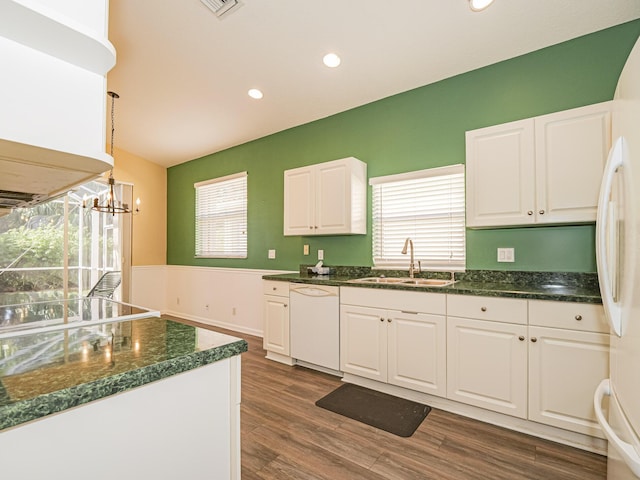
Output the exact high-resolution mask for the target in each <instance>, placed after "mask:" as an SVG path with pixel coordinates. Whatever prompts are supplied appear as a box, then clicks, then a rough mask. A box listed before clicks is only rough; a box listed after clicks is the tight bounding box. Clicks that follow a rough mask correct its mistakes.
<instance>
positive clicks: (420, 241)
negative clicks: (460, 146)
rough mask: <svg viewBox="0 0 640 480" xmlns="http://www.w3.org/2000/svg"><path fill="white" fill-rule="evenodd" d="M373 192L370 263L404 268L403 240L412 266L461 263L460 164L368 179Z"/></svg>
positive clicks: (449, 267) (462, 202)
mask: <svg viewBox="0 0 640 480" xmlns="http://www.w3.org/2000/svg"><path fill="white" fill-rule="evenodd" d="M369 183H370V184H371V185H372V190H373V192H372V194H373V212H372V223H373V226H372V229H373V264H374V266H376V267H381V268H401V269H404V268H408V266H409V253H408V252H407V254H406V255H403V254H402V253H401V252H402V248H403V246H404V242H405V240H406V239H407V238H411V240H412V241H413V246H414V256H415V263H416V268H417V266H418V261H420V262H421V264H422V269H423V270H463V269H464V267H465V193H464V166H463V165H452V166H448V167H442V168H433V169H428V170H420V171H416V172H409V173H405V174H399V175H389V176H386V177H377V178H372V179H370V181H369Z"/></svg>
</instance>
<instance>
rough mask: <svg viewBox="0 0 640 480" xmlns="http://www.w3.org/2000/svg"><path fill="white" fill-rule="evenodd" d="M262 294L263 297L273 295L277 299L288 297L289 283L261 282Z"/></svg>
mask: <svg viewBox="0 0 640 480" xmlns="http://www.w3.org/2000/svg"><path fill="white" fill-rule="evenodd" d="M262 292H263V293H264V294H265V295H275V296H277V297H288V296H289V282H278V281H276V280H263V281H262Z"/></svg>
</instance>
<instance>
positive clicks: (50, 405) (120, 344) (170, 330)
mask: <svg viewBox="0 0 640 480" xmlns="http://www.w3.org/2000/svg"><path fill="white" fill-rule="evenodd" d="M246 351H247V343H246V341H244V340H241V339H238V338H235V337H231V336H229V335H224V334H221V333H217V332H213V331H210V330H205V329H201V328H196V327H192V326H189V325H184V324H181V323H177V322H174V321H171V320H167V319H163V318H157V317H154V318H143V319H140V320H131V321H122V322H114V323H106V324H102V325H93V326H85V327H77V328H69V329H67V330H60V331H53V332H46V333H31V334H25V335H22V336H17V337H9V338H2V339H0V431H1V430H3V429H6V428H9V427H13V426H16V425H19V424H22V423H25V422H28V421H31V420H35V419H38V418H41V417H44V416H46V415H50V414H52V413H56V412H61V411H63V410H66V409H68V408H72V407H76V406H78V405H82V404H84V403H87V402H91V401H93V400H97V399H100V398H104V397H108V396H109V395H114V394H116V393H119V392H123V391H126V390H129V389H132V388H135V387H139V386H141V385H145V384H147V383H150V382H153V381H156V380H160V379H162V378H166V377H170V376H172V375H176V374H178V373H182V372H185V371H188V370H192V369H195V368H197V367H200V366H203V365H207V364H210V363H213V362H217V361H219V360H223V359H225V358H229V357H232V356H235V355H239V354H240V353H242V352H246Z"/></svg>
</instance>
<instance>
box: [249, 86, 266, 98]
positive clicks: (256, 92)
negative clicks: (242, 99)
mask: <svg viewBox="0 0 640 480" xmlns="http://www.w3.org/2000/svg"><path fill="white" fill-rule="evenodd" d="M247 93H248V94H249V96H250V97H251V98H255V99H256V100H260V99H261V98H262V97H263V95H262V92H261V91H260V90H258V89H257V88H252V89H251V90H249V91H248V92H247Z"/></svg>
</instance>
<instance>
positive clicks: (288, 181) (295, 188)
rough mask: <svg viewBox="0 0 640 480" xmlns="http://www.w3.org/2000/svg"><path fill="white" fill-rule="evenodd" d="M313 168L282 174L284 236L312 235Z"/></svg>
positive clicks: (295, 169)
mask: <svg viewBox="0 0 640 480" xmlns="http://www.w3.org/2000/svg"><path fill="white" fill-rule="evenodd" d="M315 187H316V183H315V176H314V171H313V167H303V168H294V169H293V170H286V171H285V172H284V234H285V235H313V234H314V226H315V196H316V195H315Z"/></svg>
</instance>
